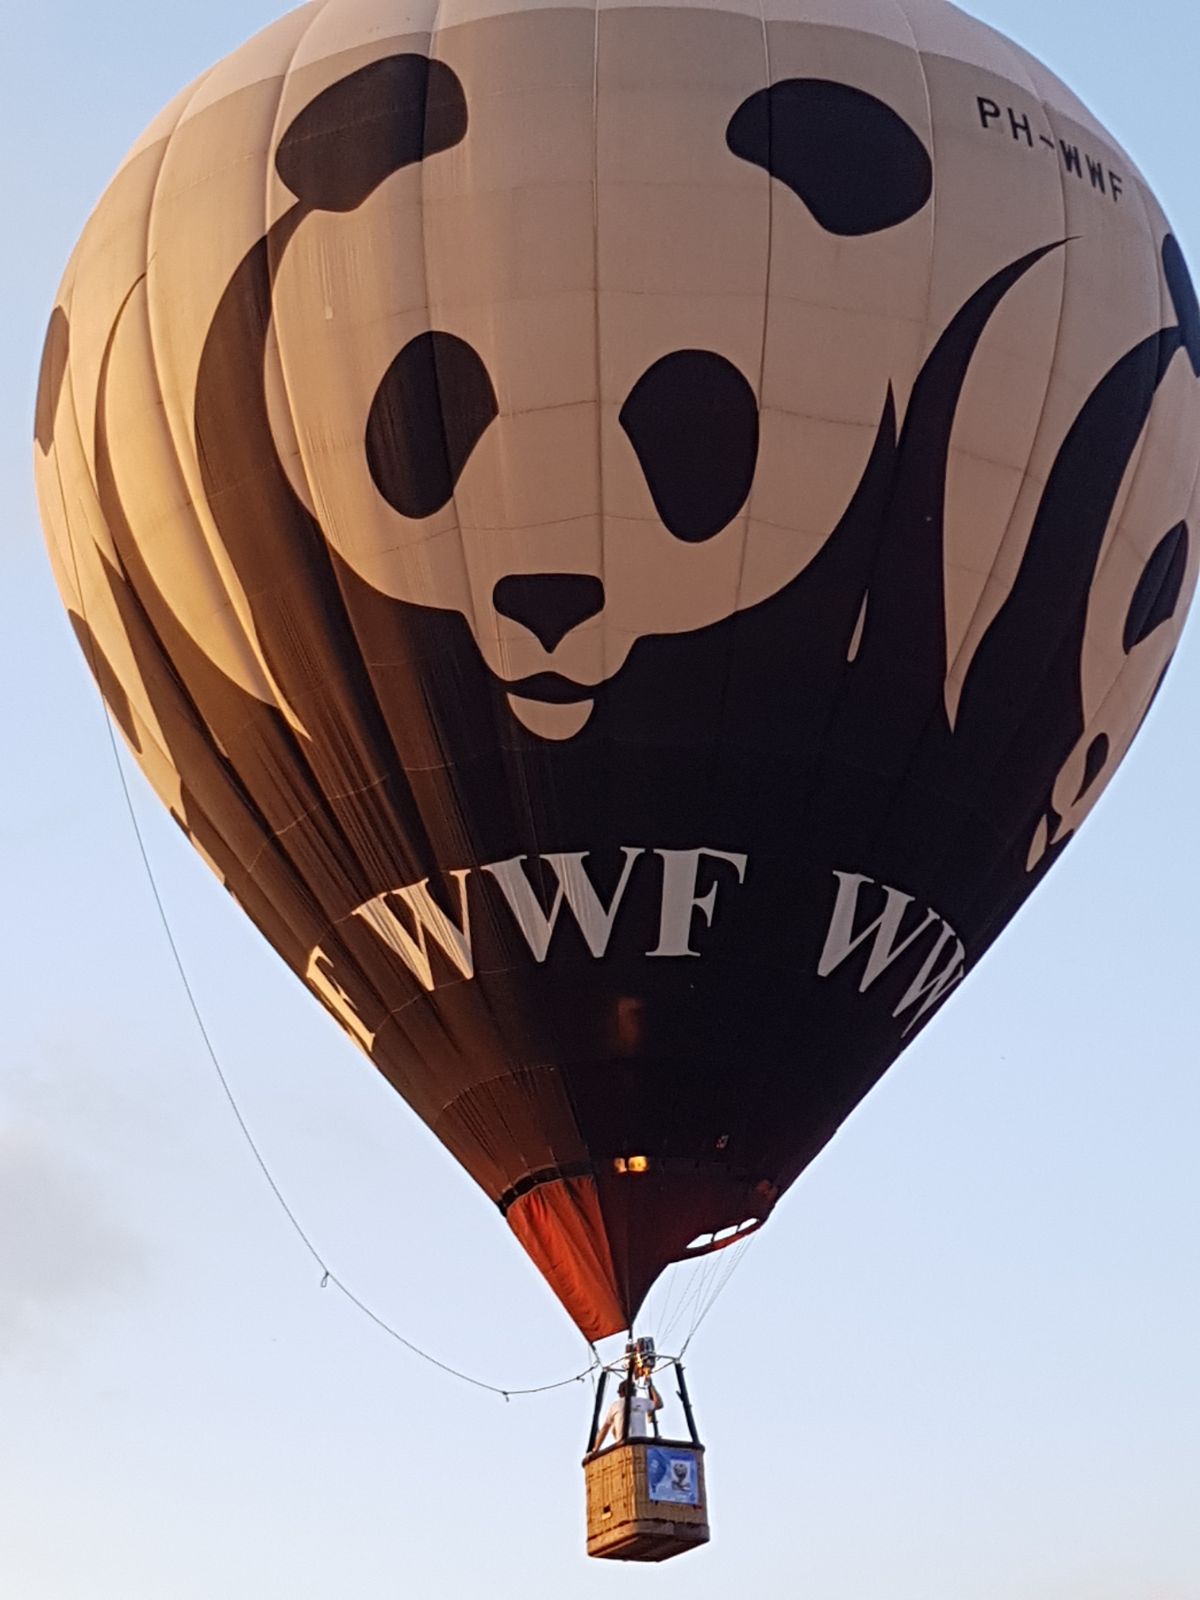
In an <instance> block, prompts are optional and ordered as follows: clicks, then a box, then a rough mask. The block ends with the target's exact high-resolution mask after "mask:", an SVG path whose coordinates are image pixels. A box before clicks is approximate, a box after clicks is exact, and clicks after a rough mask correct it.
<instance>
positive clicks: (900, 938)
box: [35, 0, 1200, 1340]
mask: <svg viewBox="0 0 1200 1600" xmlns="http://www.w3.org/2000/svg"><path fill="white" fill-rule="evenodd" d="M1198 375H1200V310H1198V308H1197V301H1196V296H1195V293H1194V291H1193V288H1192V285H1191V282H1190V279H1189V277H1188V272H1187V269H1186V267H1185V265H1184V260H1183V256H1182V254H1181V251H1180V249H1179V246H1178V244H1177V243H1176V241H1175V239H1174V237H1173V235H1172V234H1171V232H1170V229H1169V227H1168V224H1167V222H1166V221H1165V219H1164V216H1163V213H1162V211H1161V210H1160V208H1159V205H1158V203H1157V202H1156V200H1155V199H1154V196H1153V195H1152V193H1151V192H1150V190H1149V188H1148V187H1147V185H1146V183H1145V181H1144V180H1143V178H1142V177H1141V176H1140V174H1139V173H1138V171H1137V169H1136V168H1135V167H1134V165H1133V164H1132V162H1131V161H1130V160H1129V158H1128V157H1127V156H1126V155H1125V154H1124V153H1123V152H1122V151H1121V150H1120V148H1119V147H1118V146H1117V145H1116V144H1115V143H1114V141H1113V140H1112V138H1111V137H1110V136H1109V135H1108V134H1107V133H1106V132H1105V130H1104V129H1103V128H1102V127H1101V126H1100V125H1099V124H1098V123H1097V122H1096V120H1095V119H1094V118H1093V117H1092V116H1091V115H1090V114H1089V113H1088V112H1087V110H1086V109H1085V108H1084V107H1083V106H1082V105H1081V104H1080V102H1079V101H1078V100H1077V99H1075V97H1074V96H1073V95H1072V94H1071V93H1070V91H1069V90H1067V89H1066V88H1065V87H1064V86H1063V85H1062V84H1061V83H1060V82H1059V81H1058V80H1057V79H1056V78H1054V77H1053V76H1052V75H1051V74H1050V73H1049V72H1047V71H1046V69H1045V68H1043V67H1042V66H1041V65H1040V64H1039V63H1038V62H1037V61H1035V60H1034V59H1033V58H1032V57H1030V56H1029V55H1027V54H1026V53H1025V52H1024V51H1023V50H1021V49H1019V48H1018V47H1017V46H1015V45H1013V44H1011V43H1009V42H1008V41H1006V40H1005V39H1003V38H1002V37H1001V36H999V35H998V34H997V33H995V32H994V31H992V30H991V29H990V28H987V27H985V26H983V25H982V24H979V23H977V22H975V21H973V20H971V19H970V18H968V17H967V16H966V15H964V14H963V13H962V12H960V11H959V10H957V9H956V8H955V7H953V6H951V5H949V4H945V3H943V0H836V4H835V3H831V0H771V3H770V4H769V5H767V6H766V8H765V9H764V8H763V7H761V6H760V5H758V4H757V3H755V4H754V5H752V6H751V5H748V4H744V3H743V0H722V3H720V4H712V3H708V0H705V3H700V0H686V3H677V4H666V3H664V4H655V5H620V6H614V7H609V6H600V7H599V8H596V7H593V6H588V7H582V6H572V5H567V4H563V5H557V6H545V5H541V4H534V3H532V0H444V3H442V4H440V5H437V6H434V5H433V4H431V3H429V4H426V3H417V0H414V3H413V4H412V5H411V6H407V7H397V6H395V5H393V4H384V3H383V0H313V3H311V4H309V5H306V6H303V7H301V8H300V9H299V10H297V11H295V12H293V13H292V14H290V15H289V16H286V17H284V18H283V19H282V20H280V21H279V22H278V23H276V24H275V25H273V26H272V27H270V28H268V29H267V30H266V31H265V32H263V33H261V34H260V35H259V36H258V37H256V38H255V39H253V40H252V41H251V42H250V43H248V44H247V45H245V46H244V47H243V48H242V49H240V50H239V51H237V52H235V53H234V54H233V55H232V56H230V57H229V58H228V59H227V60H226V61H224V62H223V63H221V64H220V65H219V66H217V67H215V68H214V69H213V70H212V71H211V72H209V73H207V74H206V75H205V76H203V77H202V78H200V79H198V80H197V82H196V83H195V84H194V85H193V86H192V87H191V88H189V89H188V90H187V91H185V92H184V93H183V94H182V95H181V96H180V97H179V98H178V99H176V100H175V101H174V102H173V103H172V104H171V106H170V107H169V108H168V109H167V110H166V111H165V112H164V113H163V114H162V116H161V117H160V118H159V119H158V120H157V121H156V122H155V123H153V124H152V126H151V127H150V128H149V129H148V130H147V132H146V133H145V134H144V135H143V137H142V138H141V139H140V140H139V142H138V143H137V144H136V145H135V146H134V148H133V150H132V151H131V152H130V154H129V156H128V158H127V159H126V161H125V163H124V165H123V166H122V167H121V169H120V171H119V172H118V174H117V176H116V177H115V178H114V180H113V182H112V185H111V187H110V188H109V190H108V191H107V193H106V194H105V195H104V197H103V199H102V200H101V202H100V204H99V206H98V207H97V209H96V211H95V213H94V215H93V216H92V218H91V220H90V221H89V223H88V224H87V227H86V229H85V231H84V234H83V236H82V238H81V240H80V242H79V245H78V246H77V248H76V250H75V253H74V255H73V256H72V258H71V261H70V264H69V266H68V268H67V271H66V275H65V277H64V279H63V283H62V286H61V289H60V291H59V294H58V299H57V303H56V305H55V308H54V312H53V315H52V318H51V322H50V329H49V334H48V337H47V340H46V347H45V356H44V361H43V369H42V375H41V384H40V389H39V394H38V402H37V420H36V448H35V460H36V468H37V475H38V484H39V490H40V496H41V505H42V509H43V515H44V520H45V525H46V530H47V536H48V541H49V546H50V551H51V557H52V560H53V562H54V568H55V572H56V575H57V578H58V582H59V585H60V587H61V590H62V594H63V599H64V601H65V604H66V606H67V608H68V610H69V612H70V615H71V620H72V623H73V625H74V628H75V631H76V633H77V635H78V637H79V640H80V643H81V645H82V648H83V652H84V655H85V658H86V660H87V662H88V664H89V666H90V668H91V670H92V671H93V673H94V674H95V676H96V677H97V679H98V680H99V683H100V687H101V689H102V691H103V694H104V697H105V699H106V701H107V703H108V706H109V709H110V711H111V713H112V715H113V717H114V718H115V720H116V721H117V723H118V724H119V726H120V728H121V731H122V732H123V734H124V737H125V739H126V741H127V742H128V745H129V746H130V748H131V749H132V751H133V753H134V755H135V756H136V758H137V760H138V762H139V763H140V765H141V767H142V769H143V771H144V772H145V774H146V776H147V777H148V779H149V780H150V782H151V783H152V784H153V786H154V787H155V789H156V790H157V792H158V794H159V795H160V796H161V798H162V800H163V802H164V803H165V804H166V805H167V806H168V807H169V808H170V810H171V812H172V814H173V815H174V817H175V819H176V820H177V822H178V823H179V825H180V827H181V828H182V829H183V831H184V832H185V833H186V835H187V836H188V838H189V839H190V840H191V842H192V843H193V844H194V845H195V847H196V848H197V849H198V850H199V851H201V852H202V853H203V855H204V856H205V858H206V859H207V861H208V862H209V863H210V865H211V866H212V868H213V870H214V872H216V874H217V875H218V876H219V877H220V879H221V880H222V881H223V883H224V884H225V886H226V888H227V889H228V891H229V892H230V894H231V895H232V896H233V897H234V898H235V900H236V901H237V902H238V904H239V905H240V906H241V907H242V908H243V909H244V910H245V911H246V913H247V914H248V915H249V916H250V917H251V918H253V920H254V922H255V923H256V924H257V925H258V927H259V928H260V929H261V930H262V932H263V933H264V934H265V936H266V937H267V939H269V940H270V941H271V943H272V944H273V945H274V947H275V948H276V949H277V950H278V952H279V954H280V955H281V956H282V957H283V959H284V960H285V961H286V962H287V963H288V964H289V966H290V967H291V968H292V969H293V971H294V972H295V973H296V974H297V976H298V977H299V978H300V979H301V980H302V981H303V982H304V983H305V984H307V986H308V988H309V989H310V990H311V991H312V993H313V994H315V995H316V996H317V998H318V999H319V1000H320V1001H321V1003H322V1004H323V1005H324V1006H325V1007H326V1008H327V1009H328V1010H329V1011H330V1012H331V1013H332V1014H333V1016H334V1017H335V1018H336V1019H337V1021H338V1022H339V1023H340V1024H341V1025H342V1027H343V1028H344V1029H345V1031H346V1032H347V1033H348V1034H349V1035H350V1036H351V1038H352V1039H353V1040H354V1041H355V1043H356V1044H357V1045H358V1046H359V1047H360V1048H361V1049H362V1050H363V1051H365V1052H366V1054H367V1055H368V1056H369V1057H370V1059H371V1061H372V1062H373V1063H374V1064H375V1066H376V1067H377V1068H378V1069H379V1070H380V1071H381V1072H382V1073H383V1074H384V1075H385V1076H386V1077H387V1079H388V1080H389V1081H390V1082H391V1083H392V1084H393V1085H394V1086H395V1088H396V1090H397V1091H398V1092H399V1093H400V1094H401V1095H402V1096H403V1097H404V1099H405V1100H406V1101H407V1102H408V1104H409V1105H410V1106H411V1107H412V1109H413V1110H414V1111H415V1112H416V1114H417V1115H418V1116H420V1117H421V1118H422V1119H423V1120H424V1121H425V1122H426V1123H427V1124H428V1125H429V1127H430V1128H432V1130H433V1131H434V1132H435V1133H436V1134H437V1136H438V1138H439V1139H441V1141H442V1142H443V1143H444V1144H445V1146H446V1147H447V1149H448V1150H449V1151H450V1152H451V1153H452V1154H453V1155H454V1156H455V1157H456V1159H457V1160H458V1161H459V1162H461V1163H462V1165H463V1166H464V1167H465V1168H466V1169H467V1171H468V1172H469V1173H470V1174H471V1176H472V1177H473V1178H474V1179H475V1181H476V1182H477V1183H478V1184H480V1185H481V1186H482V1187H483V1188H484V1189H485V1190H486V1191H487V1193H488V1194H489V1195H490V1196H491V1197H492V1199H493V1200H494V1201H495V1202H496V1205H497V1207H498V1209H499V1211H500V1213H501V1215H502V1216H503V1217H504V1218H505V1219H506V1220H507V1223H508V1225H509V1226H510V1227H511V1228H512V1230H513V1231H514V1233H515V1234H516V1235H517V1237H518V1238H519V1240H520V1241H521V1243H522V1244H523V1245H524V1247H525V1249H526V1250H527V1251H528V1253H529V1255H530V1256H531V1257H532V1259H533V1261H534V1262H535V1263H536V1265H537V1266H538V1268H539V1269H540V1270H541V1272H542V1273H543V1274H544V1275H545V1277H546V1279H547V1280H548V1282H549V1283H550V1285H551V1287H552V1288H553V1290H554V1292H555V1293H556V1294H557V1296H558V1298H559V1299H560V1301H561V1302H562V1304H563V1306H564V1307H565V1308H566V1310H567V1312H568V1314H569V1315H570V1317H571V1318H572V1319H573V1320H574V1321H575V1323H576V1324H577V1325H578V1327H579V1328H580V1329H581V1330H582V1332H583V1333H584V1334H585V1335H586V1336H587V1337H588V1338H589V1339H591V1340H596V1339H599V1338H601V1337H603V1336H606V1335H609V1334H612V1333H614V1332H618V1331H620V1330H624V1329H630V1328H631V1327H632V1324H633V1322H634V1319H635V1316H636V1314H637V1311H638V1308H639V1306H640V1304H641V1303H642V1301H643V1299H644V1297H645V1295H646V1293H647V1291H648V1289H649V1288H650V1286H651V1285H652V1284H653V1282H654V1281H655V1279H656V1278H657V1277H658V1275H659V1274H660V1273H661V1272H662V1270H663V1268H664V1267H665V1266H666V1265H667V1264H668V1263H671V1262H675V1261H679V1260H686V1259H693V1258H696V1257H699V1256H701V1255H703V1254H705V1253H708V1252H711V1251H713V1250H715V1249H719V1248H720V1247H721V1246H722V1245H724V1244H726V1243H728V1242H729V1241H730V1240H732V1239H734V1238H740V1237H745V1236H746V1235H748V1234H749V1233H751V1232H753V1231H754V1230H755V1229H757V1228H759V1227H761V1225H762V1224H763V1223H764V1222H765V1221H766V1220H767V1218H768V1217H769V1216H770V1214H771V1212H772V1210H773V1208H774V1207H775V1205H776V1204H777V1202H778V1200H779V1198H780V1196H781V1195H783V1194H784V1193H785V1191H786V1190H787V1189H788V1187H789V1186H790V1185H791V1184H792V1183H793V1182H794V1181H795V1179H796V1178H797V1176H798V1175H799V1174H800V1173H801V1172H802V1171H803V1170H804V1168H805V1167H806V1165H807V1164H808V1163H809V1162H810V1161H811V1160H812V1159H813V1157H814V1156H815V1155H816V1154H817V1152H818V1151H820V1150H821V1149H822V1147H823V1146H824V1145H825V1144H826V1143H827V1141H828V1140H829V1139H830V1138H831V1137H832V1136H833V1134H834V1133H835V1131H836V1130H837V1128H838V1127H839V1125H840V1124H841V1123H842V1122H843V1121H844V1120H845V1118H846V1117H847V1116H848V1115H849V1114H850V1112H851V1111H852V1110H853V1109H854V1107H855V1106H856V1105H857V1104H858V1102H859V1101H860V1100H861V1099H862V1097H863V1096H864V1095H865V1094H866V1093H867V1091H868V1090H869V1089H870V1088H871V1086H872V1085H873V1084H874V1083H875V1082H876V1081H877V1080H878V1078H879V1077H880V1076H881V1074H882V1073H883V1072H885V1071H886V1070H887V1068H888V1066H889V1065H890V1064H891V1063H892V1062H893V1061H894V1060H895V1059H896V1057H897V1056H898V1055H899V1054H900V1052H901V1051H902V1050H903V1049H904V1048H905V1046H906V1045H907V1044H909V1043H910V1042H911V1041H912V1040H913V1039H914V1038H915V1037H916V1036H917V1034H918V1033H919V1032H920V1030H921V1029H922V1028H923V1027H924V1026H925V1024H926V1023H927V1022H928V1021H929V1020H930V1019H931V1017H933V1016H934V1015H935V1014H936V1012H937V1010H938V1008H939V1007H940V1005H941V1004H942V1003H943V1002H944V1001H945V1000H946V999H947V997H948V996H949V995H951V994H952V993H953V992H954V991H955V990H956V989H957V987H958V986H959V985H960V983H961V981H962V979H963V978H964V977H965V976H966V975H967V974H968V973H969V972H970V971H971V969H972V968H973V967H974V966H975V965H976V963H977V962H978V961H979V959H980V958H981V957H982V955H983V954H984V952H985V951H986V950H987V948H988V946H989V945H990V944H991V943H992V941H993V940H994V939H995V938H996V937H997V935H998V934H999V933H1000V932H1001V930H1002V929H1003V928H1004V926H1005V924H1006V923H1007V922H1008V921H1009V919H1010V918H1011V917H1012V916H1013V914H1014V912H1015V911H1016V910H1017V909H1018V908H1019V906H1020V905H1021V904H1022V903H1023V901H1024V900H1025V899H1026V897H1027V896H1028V895H1029V894H1030V892H1031V891H1032V890H1033V889H1034V888H1035V887H1036V885H1037V884H1038V883H1039V882H1040V881H1041V879H1042V877H1043V876H1044V875H1045V873H1046V872H1047V870H1048V869H1049V868H1050V867H1051V866H1052V865H1053V863H1054V861H1055V860H1056V859H1057V857H1058V856H1059V855H1060V854H1061V852H1062V850H1063V849H1064V848H1065V846H1066V845H1067V843H1068V842H1069V840H1070V839H1071V837H1072V836H1073V835H1074V833H1075V832H1076V830H1077V829H1078V827H1079V825H1080V823H1081V822H1082V821H1083V819H1084V818H1085V816H1086V815H1087V813H1088V812H1089V811H1090V809H1091V807H1092V806H1093V805H1094V804H1095V802H1096V800H1097V798H1098V796H1099V795H1100V793H1101V792H1102V790H1103V789H1104V787H1105V785H1106V783H1107V782H1108V780H1109V778H1110V777H1111V775H1112V773H1113V772H1114V770H1115V768H1116V766H1117V764H1118V763H1119V761H1120V760H1121V759H1122V757H1123V756H1124V754H1125V751H1126V750H1127V748H1128V746H1129V744H1130V742H1131V740H1132V739H1133V737H1134V735H1135V733H1136V731H1137V729H1138V727H1139V726H1140V724H1141V721H1142V719H1143V717H1144V716H1145V714H1146V711H1147V709H1148V707H1149V705H1150V703H1151V700H1152V699H1153V696H1154V694H1155V691H1156V689H1157V686H1158V684H1159V683H1160V681H1161V679H1162V676H1163V673H1164V671H1165V670H1166V667H1167V665H1168V663H1169V661H1170V659H1171V655H1172V652H1173V651H1174V648H1175V645H1176V643H1177V640H1178V637H1179V633H1180V629H1181V627H1182V624H1183V618H1184V613H1185V611H1186V607H1187V602H1188V600H1189V599H1190V596H1191V593H1192V591H1193V589H1194V587H1195V582H1196V569H1197V559H1198V558H1197V551H1196V540H1195V538H1194V528H1195V523H1196V517H1197V514H1198V501H1197V479H1198V476H1200V385H1198V384H1197V376H1198Z"/></svg>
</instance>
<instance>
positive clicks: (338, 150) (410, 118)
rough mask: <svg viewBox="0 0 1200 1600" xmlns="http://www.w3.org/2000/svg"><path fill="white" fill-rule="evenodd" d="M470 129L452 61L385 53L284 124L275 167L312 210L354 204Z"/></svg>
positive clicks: (346, 207)
mask: <svg viewBox="0 0 1200 1600" xmlns="http://www.w3.org/2000/svg"><path fill="white" fill-rule="evenodd" d="M466 131H467V102H466V98H465V96H464V94H463V88H462V84H461V83H460V82H459V81H458V78H457V77H456V76H455V74H454V73H453V72H451V70H450V68H449V67H447V66H445V65H444V64H443V63H442V62H440V61H430V59H429V58H428V56H422V55H415V54H411V55H408V54H406V55H397V56H385V57H384V58H383V59H382V60H380V61H371V62H369V63H368V64H367V65H366V66H365V67H360V68H359V69H358V71H357V72H352V73H350V75H349V76H348V77H346V78H342V79H340V80H339V81H338V82H337V83H333V84H330V86H329V88H328V89H323V90H322V91H321V93H320V94H319V95H318V96H317V97H316V99H315V100H313V101H311V102H310V103H309V104H308V105H307V106H305V108H304V110H303V111H301V112H300V114H299V115H298V116H297V117H296V118H295V120H294V121H293V122H292V123H291V125H290V126H289V127H288V129H287V132H286V133H285V134H284V135H283V138H282V139H280V141H279V146H278V148H277V149H276V151H275V170H276V171H277V172H278V173H279V176H280V177H281V178H282V179H283V181H284V183H286V184H287V186H288V188H289V189H290V190H291V191H292V193H293V194H294V195H295V196H296V198H297V199H298V200H299V201H300V203H301V205H303V206H305V207H307V208H308V209H309V210H310V211H353V210H355V209H356V208H357V207H358V206H360V205H362V203H363V201H364V200H366V199H367V198H368V197H369V196H370V195H371V194H372V193H373V192H374V190H375V189H377V188H378V187H379V185H380V184H381V183H382V182H383V180H384V179H385V178H390V177H391V175H392V173H393V172H399V171H400V169H401V168H402V167H411V166H413V165H415V163H416V162H418V161H424V160H425V158H426V157H427V156H432V155H436V154H437V152H438V151H439V150H449V149H450V148H451V147H452V146H453V145H456V144H458V143H459V141H460V140H461V139H462V138H463V136H464V135H465V134H466Z"/></svg>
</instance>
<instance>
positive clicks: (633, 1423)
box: [596, 1378, 662, 1450]
mask: <svg viewBox="0 0 1200 1600" xmlns="http://www.w3.org/2000/svg"><path fill="white" fill-rule="evenodd" d="M626 1399H628V1403H629V1438H631V1439H644V1438H645V1437H646V1435H647V1434H648V1433H649V1432H650V1418H651V1416H652V1415H653V1413H654V1412H656V1411H661V1409H662V1397H661V1396H660V1395H659V1392H658V1390H657V1389H656V1388H655V1387H654V1382H653V1380H652V1379H650V1378H647V1379H646V1393H645V1394H639V1393H638V1392H637V1385H636V1384H635V1383H634V1382H633V1380H632V1379H631V1378H626V1379H625V1380H624V1381H623V1382H622V1384H621V1387H620V1388H619V1389H618V1391H617V1398H616V1399H615V1400H614V1401H613V1403H612V1405H611V1406H609V1408H608V1415H607V1416H606V1417H605V1419H604V1426H603V1427H602V1428H601V1429H600V1434H599V1437H598V1438H597V1440H596V1449H597V1450H600V1449H602V1448H603V1445H604V1441H605V1439H607V1438H608V1436H609V1434H611V1435H612V1442H613V1444H623V1443H624V1442H625V1437H626V1435H625V1404H626Z"/></svg>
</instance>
